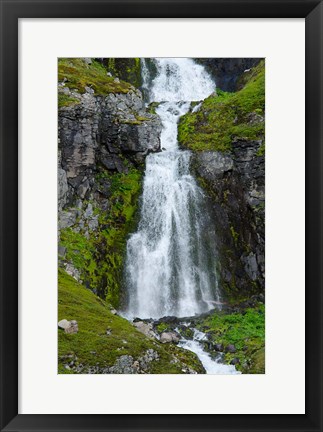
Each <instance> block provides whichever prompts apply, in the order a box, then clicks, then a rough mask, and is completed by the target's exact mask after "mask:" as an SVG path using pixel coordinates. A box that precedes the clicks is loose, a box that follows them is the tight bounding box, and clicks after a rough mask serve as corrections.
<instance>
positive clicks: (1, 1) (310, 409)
mask: <svg viewBox="0 0 323 432" xmlns="http://www.w3.org/2000/svg"><path fill="white" fill-rule="evenodd" d="M0 6H1V9H0V11H1V93H0V94H1V147H0V149H1V153H0V164H1V189H0V197H1V199H0V217H1V220H0V222H1V224H0V235H1V237H0V266H1V267H0V277H1V299H0V307H1V310H0V317H1V341H0V346H1V377H0V379H1V386H0V387H1V388H0V391H1V393H0V404H1V406H0V415H1V420H0V428H1V431H47V430H51V431H70V430H74V431H81V430H82V431H191V430H192V431H204V430H208V431H218V432H220V431H246V430H249V431H267V432H269V431H287V430H288V431H289V432H292V431H295V432H296V431H304V432H305V431H312V432H314V431H322V388H323V382H322V358H323V357H322V348H323V344H322V315H323V309H322V204H323V201H322V166H323V164H322V162H323V160H322V137H323V134H322V124H323V109H322V107H323V104H322V101H323V79H322V77H323V57H322V52H323V40H322V31H323V26H322V23H323V5H322V2H321V1H318V0H282V1H279V0H249V1H247V0H240V1H239V0H219V1H218V0H200V1H198V0H191V1H190V0H182V1H180V0H174V1H171V2H170V1H167V0H155V1H152V0H141V1H139V0H134V1H130V0H125V1H122V0H119V1H117V0H101V1H97V0H94V1H90V0H83V1H82V0H75V1H73V0H66V1H60V0H48V1H46V0H43V1H30V0H0ZM102 17H109V18H305V19H306V161H305V163H306V263H305V264H306V413H305V414H304V415H288V414H286V415H285V414H283V415H258V414H257V415H256V414H255V415H216V417H215V415H23V414H18V354H19V352H18V264H19V263H18V255H19V251H18V175H19V173H18V85H17V84H18V20H19V18H102ZM287 354H288V353H286V355H287ZM277 391H279V389H277Z"/></svg>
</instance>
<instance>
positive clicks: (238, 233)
mask: <svg viewBox="0 0 323 432" xmlns="http://www.w3.org/2000/svg"><path fill="white" fill-rule="evenodd" d="M216 60H217V61H218V60H219V59H216ZM243 65H244V66H243V67H246V64H244V63H243ZM238 81H239V82H240V83H243V84H244V86H243V87H242V89H240V91H238V92H236V93H223V92H221V91H217V93H215V94H213V95H211V96H210V97H209V98H207V99H206V100H205V101H203V103H201V104H200V105H199V109H198V110H194V108H193V109H192V110H191V112H190V113H188V114H186V115H185V116H183V117H182V118H181V120H180V124H179V134H178V138H179V142H180V144H181V146H182V147H183V148H189V149H190V150H192V156H191V167H192V170H193V172H194V173H195V175H196V177H197V179H198V180H199V182H200V185H201V186H202V187H203V188H204V189H205V191H206V192H207V194H208V196H209V197H210V211H211V212H212V213H213V216H212V217H211V220H214V230H215V232H216V237H217V251H216V254H217V258H218V259H217V262H218V269H217V273H218V276H219V283H220V287H221V290H222V294H223V296H224V300H225V301H227V300H230V301H233V302H234V301H237V300H239V299H242V298H245V297H250V296H252V295H254V294H259V293H264V289H265V158H264V152H265V144H264V143H265V136H264V124H265V121H264V119H265V110H264V108H265V105H264V96H265V80H264V63H263V62H261V63H259V64H258V65H257V66H256V67H255V68H252V69H251V70H250V71H248V72H246V73H244V74H243V77H241V76H240V78H239V80H238Z"/></svg>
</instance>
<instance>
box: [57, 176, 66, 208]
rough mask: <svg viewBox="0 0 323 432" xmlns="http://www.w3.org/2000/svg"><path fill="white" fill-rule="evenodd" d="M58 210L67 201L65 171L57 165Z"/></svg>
mask: <svg viewBox="0 0 323 432" xmlns="http://www.w3.org/2000/svg"><path fill="white" fill-rule="evenodd" d="M57 175H58V211H61V210H62V209H63V207H64V206H65V204H66V202H67V194H68V185H67V177H66V172H65V171H64V170H63V169H62V168H61V167H58V172H57Z"/></svg>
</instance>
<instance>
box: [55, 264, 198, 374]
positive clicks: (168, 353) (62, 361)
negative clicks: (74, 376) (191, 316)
mask: <svg viewBox="0 0 323 432" xmlns="http://www.w3.org/2000/svg"><path fill="white" fill-rule="evenodd" d="M58 299H59V300H58V320H61V319H67V320H76V321H77V322H78V327H79V331H78V333H76V334H66V333H64V331H63V330H59V331H58V362H59V363H58V371H59V373H73V372H75V371H73V367H74V366H76V367H77V366H80V365H82V367H83V368H84V370H83V373H88V372H87V370H88V368H90V367H93V366H98V367H100V368H106V367H110V366H113V365H114V364H115V362H116V360H117V359H118V357H120V356H122V355H131V356H132V357H133V358H134V359H135V360H136V359H138V358H140V357H142V356H144V355H145V353H146V352H147V350H148V349H153V350H154V351H156V352H157V353H158V356H159V359H158V360H154V361H152V362H151V364H150V367H149V372H148V373H153V374H154V373H159V374H163V373H168V374H175V373H176V374H178V373H186V372H185V371H187V368H188V367H190V368H192V369H194V370H196V371H197V372H198V373H203V368H202V367H201V364H200V362H199V360H198V359H197V357H196V356H195V354H193V353H191V352H189V351H185V350H182V349H180V348H177V347H176V346H174V345H162V344H160V343H159V342H158V341H157V340H153V339H149V338H147V337H146V336H145V335H143V334H142V333H140V332H139V331H138V330H136V329H135V328H134V327H133V326H132V324H131V323H129V322H128V321H127V320H125V319H123V318H121V317H119V316H117V315H113V313H111V310H110V307H109V305H108V303H106V302H105V301H103V300H102V299H100V298H99V297H97V296H95V295H94V294H93V293H92V292H91V291H90V290H88V289H86V288H85V287H84V286H82V285H80V284H78V283H77V282H76V281H75V280H74V279H73V278H72V277H71V276H69V275H67V274H66V273H65V272H64V271H63V270H62V269H59V274H58ZM71 361H73V363H74V364H73V366H72V367H71V368H70V367H69V366H68V365H69V364H70V362H71ZM65 365H67V366H68V367H67V368H66V366H65Z"/></svg>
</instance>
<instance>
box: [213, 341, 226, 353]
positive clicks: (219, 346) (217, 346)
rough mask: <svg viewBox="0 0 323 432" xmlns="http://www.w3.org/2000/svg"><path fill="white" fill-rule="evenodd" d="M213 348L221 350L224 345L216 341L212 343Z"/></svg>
mask: <svg viewBox="0 0 323 432" xmlns="http://www.w3.org/2000/svg"><path fill="white" fill-rule="evenodd" d="M214 349H215V351H219V352H223V350H224V346H223V344H222V343H216V344H214Z"/></svg>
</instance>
